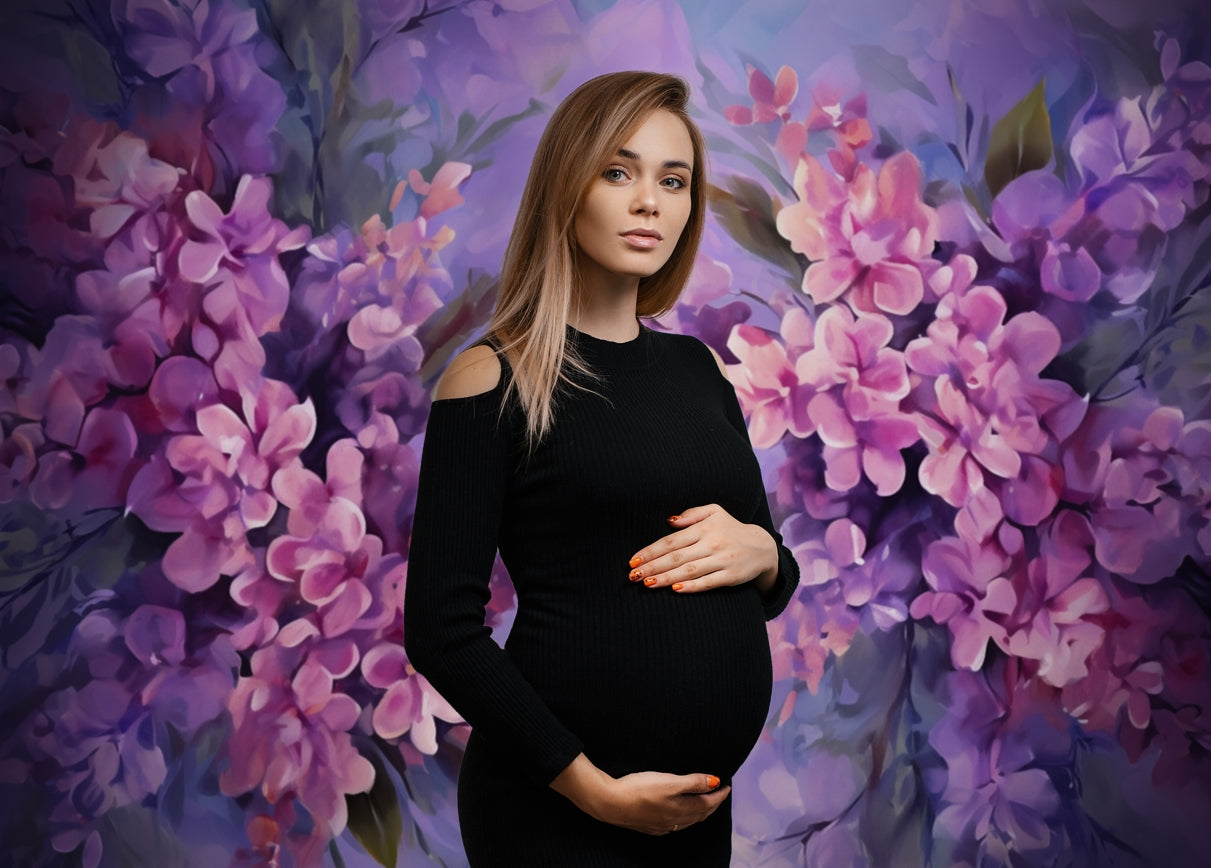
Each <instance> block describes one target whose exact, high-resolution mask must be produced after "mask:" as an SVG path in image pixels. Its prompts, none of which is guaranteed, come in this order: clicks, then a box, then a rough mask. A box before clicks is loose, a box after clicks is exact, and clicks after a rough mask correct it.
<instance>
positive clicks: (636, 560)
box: [627, 555, 643, 567]
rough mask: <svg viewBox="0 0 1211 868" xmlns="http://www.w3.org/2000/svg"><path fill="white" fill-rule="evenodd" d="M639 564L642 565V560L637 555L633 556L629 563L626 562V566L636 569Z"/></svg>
mask: <svg viewBox="0 0 1211 868" xmlns="http://www.w3.org/2000/svg"><path fill="white" fill-rule="evenodd" d="M641 563H643V558H641V557H639V555H635V557H633V558H631V559H630V560H629V561H627V566H631V567H637V566H639V565H640V564H641Z"/></svg>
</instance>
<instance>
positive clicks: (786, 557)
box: [711, 358, 799, 621]
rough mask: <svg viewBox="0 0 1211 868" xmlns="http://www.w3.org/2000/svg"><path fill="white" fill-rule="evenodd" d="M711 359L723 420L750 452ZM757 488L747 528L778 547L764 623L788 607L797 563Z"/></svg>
mask: <svg viewBox="0 0 1211 868" xmlns="http://www.w3.org/2000/svg"><path fill="white" fill-rule="evenodd" d="M714 361H715V360H714V358H712V359H711V366H712V367H713V368H714V369H715V373H716V375H717V376H718V379H719V381H720V389H719V391H720V393H721V394H722V398H723V402H724V410H725V412H726V413H727V419H728V421H729V422H731V423H732V426H733V427H734V428H735V429H736V430H737V431H739V432H740V433H741V434H742V435H743V436H744V440H745V442H746V443H748V444H749V448H750V449H752V443H751V442H750V441H749V436H748V427H747V426H746V425H745V424H744V411H742V410H741V409H740V401H739V399H737V397H736V390H735V388H733V387H732V384H731V382H729V381H728V379H727V378H726V377H724V376H723V375H722V374H720V373H719V369H718V366H716V365H715V363H714ZM757 485H758V486H759V487H760V489H761V497H760V498H758V502H757V507H756V509H755V510H754V511H753V514H752V515H750V516H748V518H747V521H748V523H749V524H756V525H759V526H761V527H763V528H765V530H766V531H767V532H768V533H769V535H770V536H772V537H773V538H774V542H775V543H777V544H778V577H777V578H776V579H775V580H774V586H773V587H772V588H770V590H769V592H768V593H765V594H762V595H761V604H762V605H763V606H764V607H765V620H767V621H770V620H773V619H774V618H776V617H778V615H780V614H782V610H783V609H785V608H786V606H787V604H788V603H790V600H791V596H792V595H793V594H794V593H795V588H797V587H798V586H799V563H798V561H796V560H795V556H794V555H793V554H791V550H790V549H788V548H787V547H786V545H785V544H784V543H783V542H782V534H780V533H778V531H777V530H776V529H775V528H774V520H773V517H772V516H771V515H770V511H769V498H768V497H767V496H766V494H765V484H764V483H763V482H762V481H761V479H760V478H758V479H757Z"/></svg>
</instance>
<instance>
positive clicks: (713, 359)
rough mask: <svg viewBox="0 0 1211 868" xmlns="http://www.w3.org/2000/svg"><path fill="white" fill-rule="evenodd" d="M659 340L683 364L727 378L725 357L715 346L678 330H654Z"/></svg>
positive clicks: (704, 372)
mask: <svg viewBox="0 0 1211 868" xmlns="http://www.w3.org/2000/svg"><path fill="white" fill-rule="evenodd" d="M653 335H654V336H655V337H656V340H657V342H659V343H660V344H663V345H664V346H665V347H666V348H667V351H668V352H669V353H670V355H672V356H674V357H675V358H677V359H678V360H679V361H680V362H681V363H682V364H685V365H688V366H692V368H693V369H694V370H695V371H696V372H699V373H701V374H704V375H720V376H722V377H723V378H724V379H725V380H726V379H727V368H726V367H725V365H724V363H723V358H722V357H721V356H720V355H719V353H717V352H716V351H715V349H714V347H712V346H710V345H709V344H707V343H705V342H704V341H702V340H700V339H699V338H696V337H694V336H693V335H683V334H677V333H676V332H657V331H653Z"/></svg>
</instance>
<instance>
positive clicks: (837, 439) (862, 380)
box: [795, 307, 919, 496]
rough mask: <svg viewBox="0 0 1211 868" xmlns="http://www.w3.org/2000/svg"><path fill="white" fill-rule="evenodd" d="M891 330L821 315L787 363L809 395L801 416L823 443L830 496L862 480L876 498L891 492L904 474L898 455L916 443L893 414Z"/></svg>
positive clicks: (896, 396)
mask: <svg viewBox="0 0 1211 868" xmlns="http://www.w3.org/2000/svg"><path fill="white" fill-rule="evenodd" d="M892 330H893V327H892V324H891V321H890V320H888V319H887V318H886V317H883V316H882V315H878V314H870V315H862V316H859V317H854V315H853V314H852V313H851V312H850V310H849V309H848V308H846V307H832V308H829V309H828V310H826V311H824V312H823V313H822V314H820V317H819V319H817V320H816V335H815V342H814V345H813V346H812V348H811V349H810V350H808V351H807V352H805V353H803V355H801V356H800V357H799V359H798V360H797V362H796V363H795V373H796V375H797V377H798V379H799V380H800V382H802V383H804V384H806V385H809V386H810V387H811V390H812V391H814V392H815V394H814V395H812V397H811V398H810V400H809V401H808V405H807V415H808V417H809V418H810V420H811V422H812V423H813V424H814V427H815V429H816V431H817V433H819V435H820V439H821V440H823V441H824V458H825V462H826V464H827V467H828V470H827V474H826V479H827V480H828V484H829V487H831V488H833V489H835V490H837V491H847V490H849V489H851V488H853V487H854V486H855V485H857V484H858V481H859V479H860V477H861V475H862V474H865V475H866V477H867V478H868V479H870V480H871V481H872V482H874V483H875V485H876V488H877V490H878V493H879V495H880V496H888V495H890V494H893V493H895V492H896V491H898V490H899V489H900V486H901V485H902V484H903V482H904V474H905V468H904V459H903V457H902V456H901V455H900V450H901V449H904V448H906V447H908V446H911V445H912V444H913V443H915V442H916V441H917V440H918V439H919V434H918V431H917V425H916V422H915V421H914V420H913V419H912V418H911V417H910V416H909V415H908V414H906V413H903V412H901V410H900V400H901V399H902V398H904V397H905V396H906V395H908V389H909V383H908V371H907V369H906V368H905V365H904V357H903V356H902V355H901V354H900V353H899V352H897V351H895V350H893V349H891V348H890V347H888V346H887V344H888V342H889V341H890V340H891V336H892Z"/></svg>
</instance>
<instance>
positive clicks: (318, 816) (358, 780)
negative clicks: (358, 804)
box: [220, 645, 374, 835]
mask: <svg viewBox="0 0 1211 868" xmlns="http://www.w3.org/2000/svg"><path fill="white" fill-rule="evenodd" d="M346 659H349V658H346ZM351 659H352V661H353V663H354V664H356V661H357V657H356V656H354V657H352V658H351ZM349 671H351V667H350V666H349V664H348V663H347V662H345V663H341V664H340V665H334V663H333V662H332V661H331V660H329V661H325V660H323V659H322V658H320V657H317V656H313V655H308V654H306V653H305V652H304V651H303V649H302V648H286V647H284V646H281V645H270V646H267V647H265V648H262V649H260V650H259V651H257V652H256V653H255V654H253V655H252V674H251V675H249V676H245V677H241V678H240V679H239V681H238V682H237V683H236V686H235V690H234V691H233V693H232V694H231V699H230V702H229V709H230V711H231V716H232V732H231V736H230V738H229V739H228V741H227V750H228V752H229V753H230V755H231V756H232V757H233V762H232V764H231V765H230V766H229V767H228V768H227V769H226V770H225V771H224V772H223V774H222V775H221V777H220V786H221V787H222V791H223V792H224V793H225V794H227V795H230V796H237V795H241V794H243V793H247V792H248V791H250V790H253V789H259V790H260V791H261V793H262V794H263V795H264V797H265V798H266V799H267V800H268V801H269V802H270V803H271V804H274V803H277V802H279V801H280V800H282V799H284V798H288V797H292V796H293V797H296V798H297V799H298V800H299V802H300V804H302V805H303V807H305V808H306V809H307V811H308V812H309V813H310V814H311V816H312V817H313V818H314V819H315V822H316V823H317V824H318V825H319V826H321V827H322V828H323V829H325V830H327V832H328V833H330V834H332V835H339V834H340V833H341V832H342V831H344V829H345V825H346V823H347V822H348V811H347V809H346V806H345V795H346V794H350V793H360V792H365V791H366V790H368V789H370V786H371V784H372V783H373V782H374V767H373V766H371V765H370V763H369V762H368V761H367V760H366V759H365V758H363V757H362V756H361V755H359V754H358V752H357V750H356V749H355V748H354V747H353V745H352V742H351V740H350V737H349V730H350V729H351V728H352V727H353V726H354V724H355V723H356V722H357V718H358V714H359V712H360V708H359V707H358V705H357V703H356V702H354V701H353V700H352V699H351V698H350V697H348V696H347V695H345V694H343V693H340V692H338V691H336V690H335V689H334V679H335V678H337V677H341V676H344V675H346V674H348V672H349Z"/></svg>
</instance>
